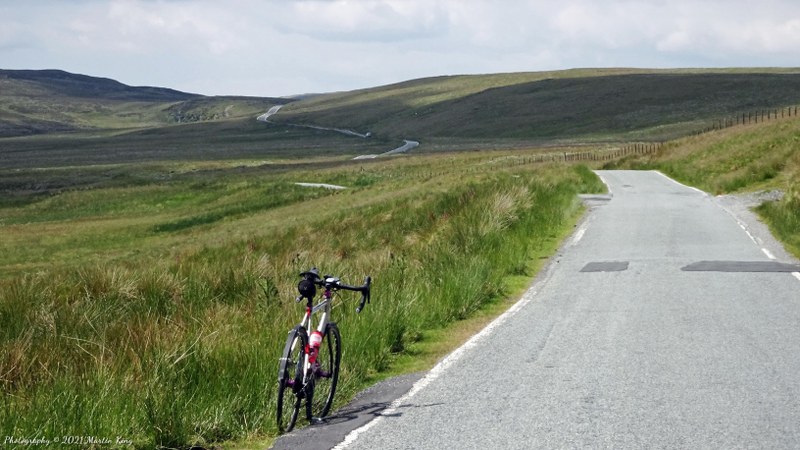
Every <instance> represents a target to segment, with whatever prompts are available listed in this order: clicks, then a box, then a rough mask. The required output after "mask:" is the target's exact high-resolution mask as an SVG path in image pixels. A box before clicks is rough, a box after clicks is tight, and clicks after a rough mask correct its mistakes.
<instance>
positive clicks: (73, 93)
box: [0, 69, 202, 102]
mask: <svg viewBox="0 0 800 450" xmlns="http://www.w3.org/2000/svg"><path fill="white" fill-rule="evenodd" d="M0 79H6V80H17V81H22V82H27V83H30V84H32V85H35V86H38V87H39V88H40V89H42V92H43V93H45V92H46V93H51V94H52V93H55V94H57V95H60V96H63V97H80V98H90V99H95V100H128V101H139V102H175V101H181V100H188V99H190V98H197V97H202V96H201V95H198V94H188V93H186V92H180V91H176V90H174V89H167V88H159V87H149V86H145V87H133V86H128V85H126V84H122V83H120V82H119V81H115V80H112V79H109V78H97V77H90V76H87V75H78V74H74V73H69V72H64V71H63V70H2V69H0Z"/></svg>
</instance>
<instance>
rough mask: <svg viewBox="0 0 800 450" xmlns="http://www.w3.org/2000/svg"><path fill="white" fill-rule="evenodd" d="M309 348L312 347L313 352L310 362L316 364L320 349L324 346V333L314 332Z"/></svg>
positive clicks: (310, 338)
mask: <svg viewBox="0 0 800 450" xmlns="http://www.w3.org/2000/svg"><path fill="white" fill-rule="evenodd" d="M308 344H309V347H311V352H310V354H309V355H308V362H310V363H311V364H314V363H315V362H316V361H317V355H318V354H319V347H320V345H322V333H320V332H319V331H314V332H313V333H311V336H310V337H309V338H308Z"/></svg>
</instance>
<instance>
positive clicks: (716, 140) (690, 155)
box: [609, 117, 800, 257]
mask: <svg viewBox="0 0 800 450" xmlns="http://www.w3.org/2000/svg"><path fill="white" fill-rule="evenodd" d="M609 167H628V168H636V169H658V170H661V171H663V172H664V173H666V174H668V175H670V176H671V177H673V178H675V179H677V180H680V181H681V182H683V183H686V184H690V185H693V186H697V187H699V188H701V189H703V190H705V191H707V192H710V193H712V194H724V193H737V192H749V191H757V190H772V189H779V190H782V191H784V192H785V195H784V197H783V199H782V200H781V201H778V202H767V203H764V204H763V205H761V206H760V207H758V208H757V212H758V213H759V214H760V215H761V217H762V218H763V219H764V220H765V221H766V222H767V223H768V224H769V226H770V228H771V229H772V231H773V233H775V235H776V236H778V237H779V238H780V239H781V241H783V242H784V244H785V245H786V247H787V249H788V250H789V251H791V252H792V253H793V254H794V255H796V256H798V257H800V120H798V119H797V118H794V117H792V118H787V119H782V120H778V121H776V122H770V123H766V124H759V125H747V126H737V127H733V128H729V129H726V130H722V131H715V132H712V133H706V134H702V135H699V136H693V137H689V138H684V139H680V140H677V141H674V142H671V143H669V144H667V145H665V146H663V147H662V148H661V151H660V152H659V153H657V154H654V155H649V156H645V157H632V158H629V159H627V160H623V161H621V162H614V163H612V164H610V165H609Z"/></svg>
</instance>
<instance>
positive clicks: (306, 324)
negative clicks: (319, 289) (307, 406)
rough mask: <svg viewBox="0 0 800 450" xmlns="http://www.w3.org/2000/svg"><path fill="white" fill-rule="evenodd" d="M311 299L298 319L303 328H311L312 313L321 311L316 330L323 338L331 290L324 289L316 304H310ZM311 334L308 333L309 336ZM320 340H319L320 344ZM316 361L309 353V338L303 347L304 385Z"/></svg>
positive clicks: (328, 315) (329, 309)
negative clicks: (300, 318) (304, 347)
mask: <svg viewBox="0 0 800 450" xmlns="http://www.w3.org/2000/svg"><path fill="white" fill-rule="evenodd" d="M311 302H312V301H311V299H309V300H308V303H307V304H306V312H305V314H304V315H303V319H302V320H301V321H300V326H301V327H303V328H305V329H306V330H311V329H312V327H313V324H314V321H313V318H314V314H315V313H317V312H319V311H322V316H321V317H320V318H319V321H318V322H317V328H316V331H317V332H318V333H320V334H322V338H323V340H324V338H325V328H326V327H327V326H328V318H329V317H330V315H331V304H332V302H333V291H332V290H331V289H329V288H326V289H325V291H324V292H323V293H322V301H321V302H319V303H317V304H316V305H312V303H311ZM310 336H311V334H309V337H310ZM321 345H322V342H320V346H321ZM315 362H316V355H312V354H311V343H310V339H309V343H308V344H306V349H305V361H304V364H303V384H304V385H305V384H306V383H308V381H309V377H310V376H311V374H312V371H311V370H310V369H311V368H312V366H313V365H314V363H315Z"/></svg>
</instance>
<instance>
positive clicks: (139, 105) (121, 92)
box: [0, 70, 289, 138]
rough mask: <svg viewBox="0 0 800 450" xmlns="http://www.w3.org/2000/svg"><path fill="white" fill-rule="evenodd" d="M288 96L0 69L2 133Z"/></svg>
mask: <svg viewBox="0 0 800 450" xmlns="http://www.w3.org/2000/svg"><path fill="white" fill-rule="evenodd" d="M288 101H289V100H287V99H271V98H253V97H206V96H202V95H197V94H188V93H185V92H179V91H176V90H173V89H165V88H157V87H132V86H127V85H125V84H122V83H119V82H117V81H114V80H110V79H107V78H96V77H90V76H86V75H77V74H71V73H68V72H63V71H59V70H0V138H2V137H14V136H28V135H37V134H52V133H64V132H78V131H82V132H98V131H101V130H127V129H137V128H145V127H160V126H166V125H173V124H176V123H185V122H199V121H208V120H220V119H229V118H241V117H255V116H256V115H258V114H260V113H262V112H264V111H265V110H266V109H267V108H269V107H270V106H272V105H275V104H282V103H286V102H288Z"/></svg>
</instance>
